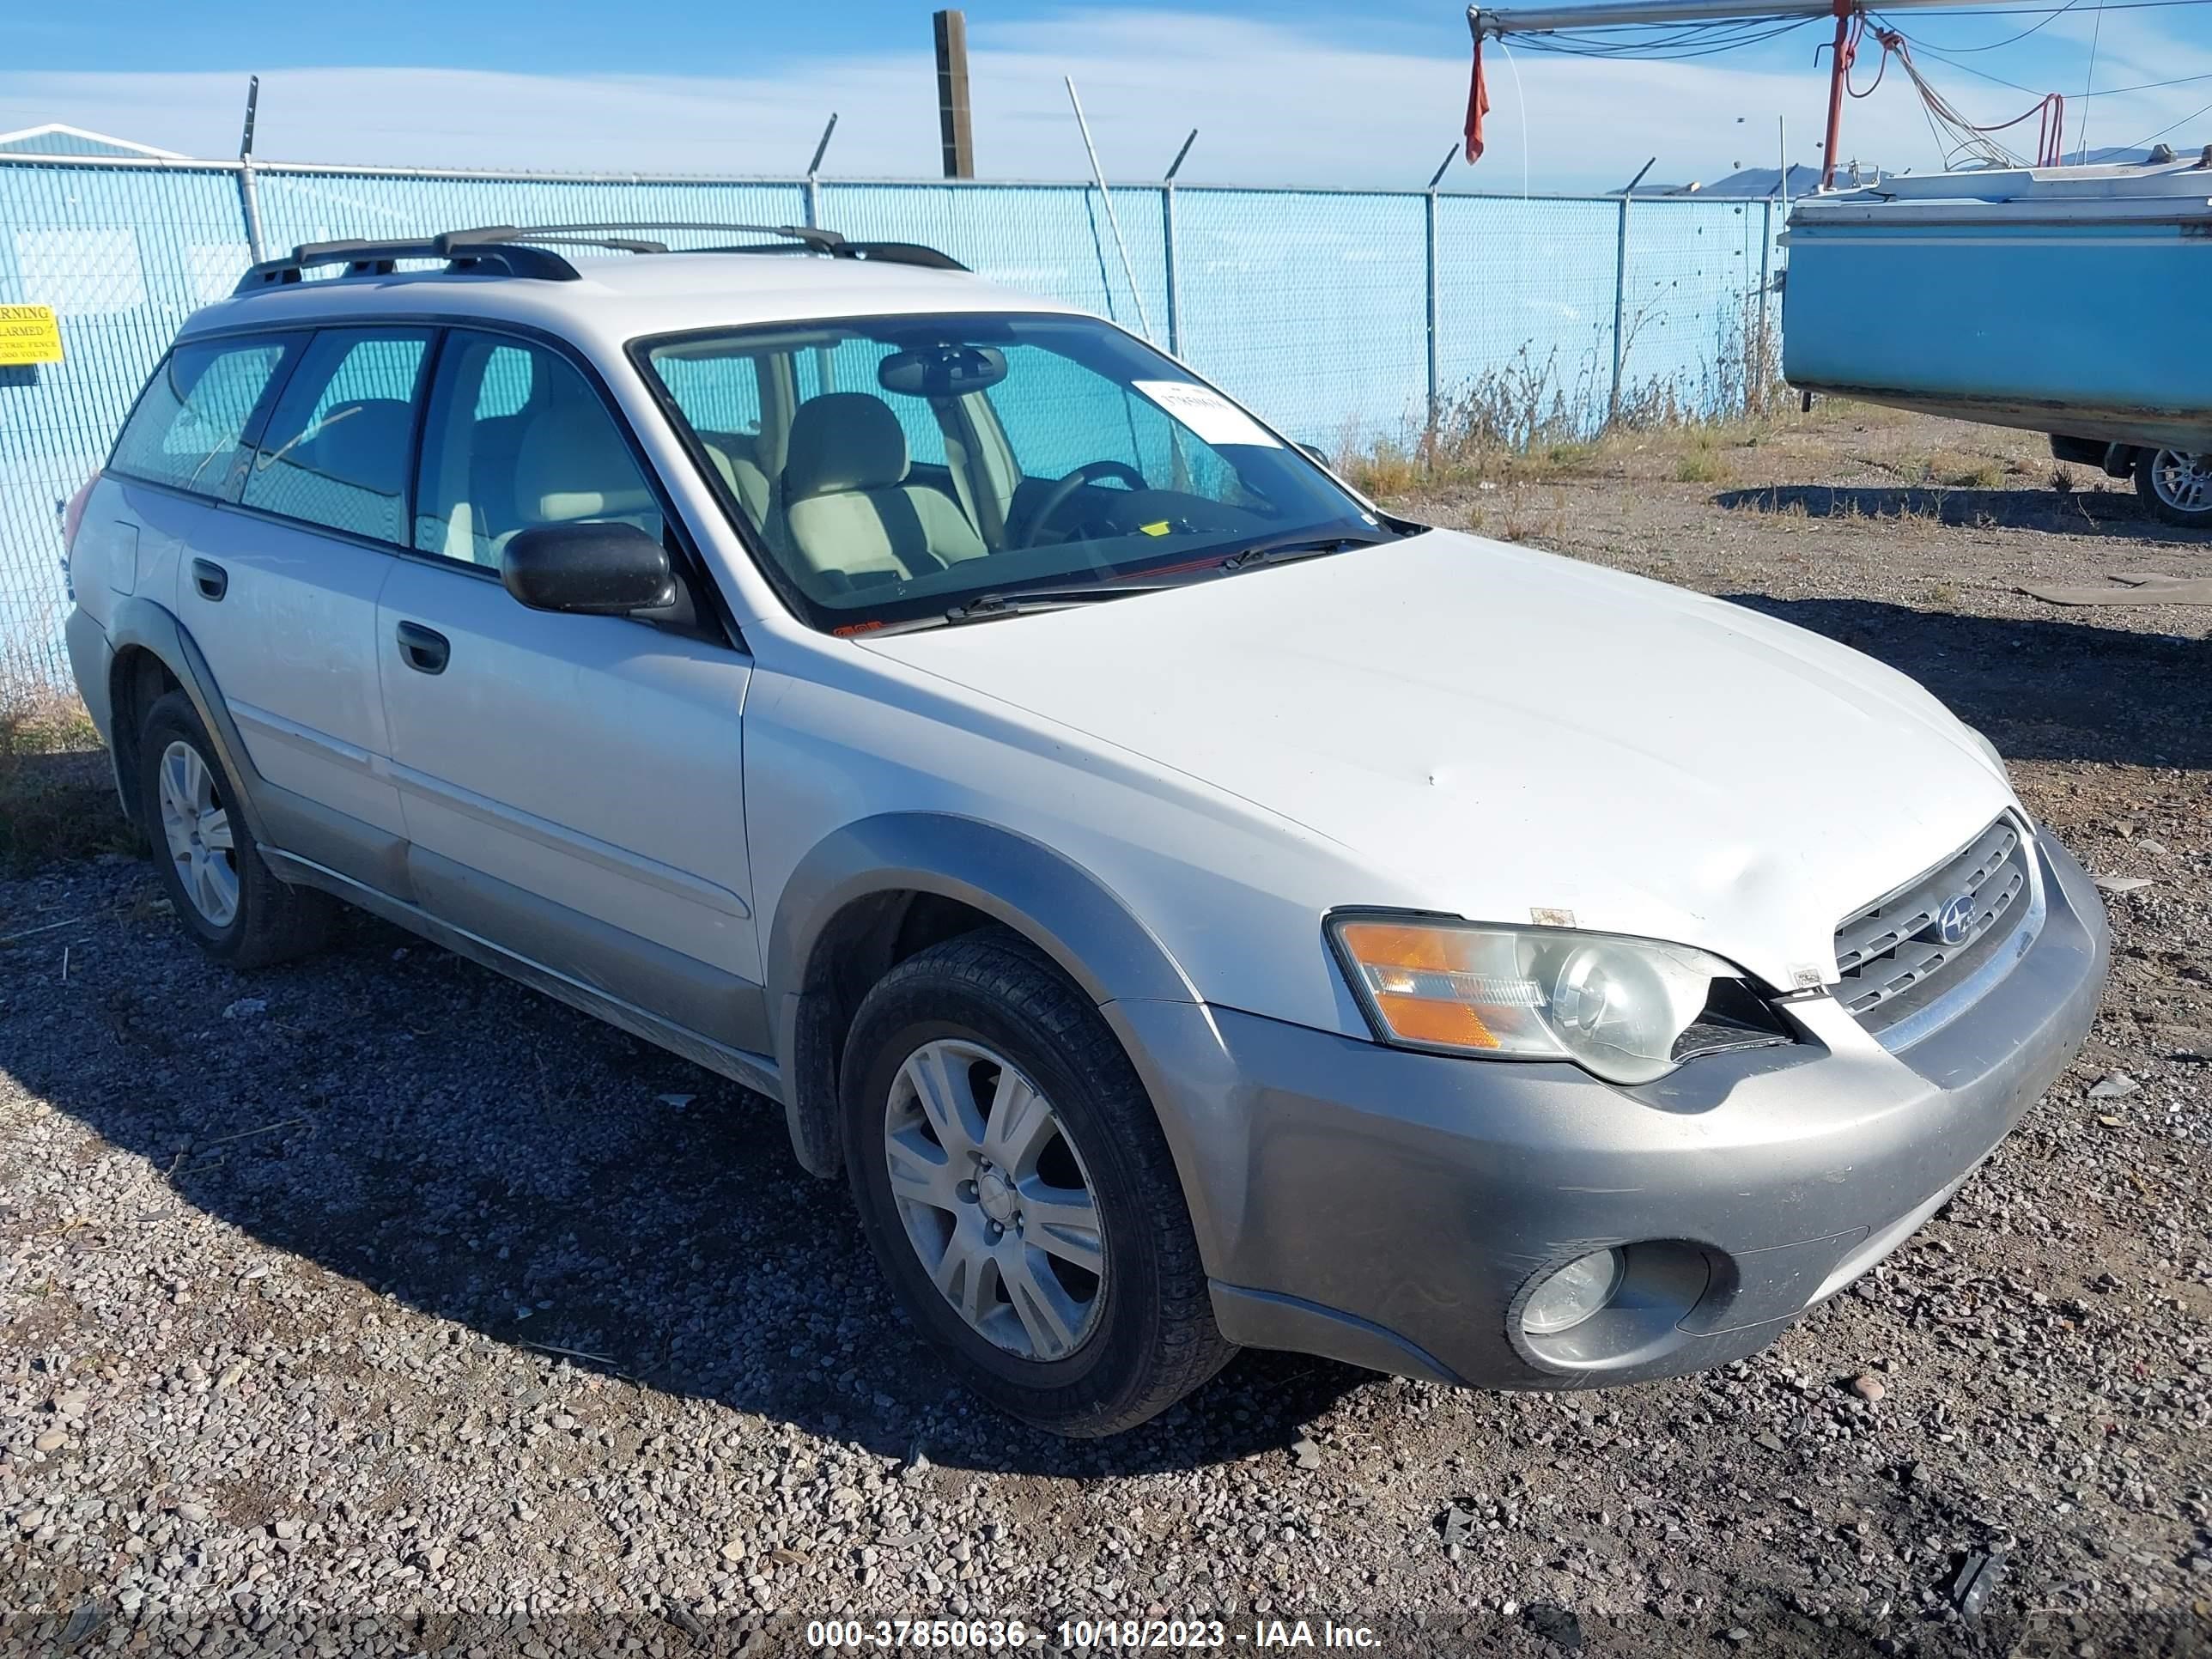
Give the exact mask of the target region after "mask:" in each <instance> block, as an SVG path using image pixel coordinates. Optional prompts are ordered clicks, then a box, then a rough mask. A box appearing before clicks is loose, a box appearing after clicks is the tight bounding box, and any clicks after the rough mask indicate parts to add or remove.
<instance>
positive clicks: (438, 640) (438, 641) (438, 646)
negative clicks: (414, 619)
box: [398, 622, 453, 674]
mask: <svg viewBox="0 0 2212 1659" xmlns="http://www.w3.org/2000/svg"><path fill="white" fill-rule="evenodd" d="M398 636H399V655H400V657H401V659H403V660H404V662H405V663H406V665H408V666H409V667H410V668H411V669H413V670H414V671H416V673H418V674H442V673H444V672H445V671H446V664H447V660H448V659H450V658H451V657H452V656H453V643H452V641H449V640H447V638H446V636H445V635H443V634H441V633H440V632H438V630H437V629H435V628H425V627H423V626H422V623H411V622H404V623H400V624H399V629H398Z"/></svg>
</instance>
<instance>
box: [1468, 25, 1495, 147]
mask: <svg viewBox="0 0 2212 1659" xmlns="http://www.w3.org/2000/svg"><path fill="white" fill-rule="evenodd" d="M1489 113H1490V87H1489V85H1488V83H1487V82H1485V81H1484V80H1483V78H1482V36H1481V35H1480V34H1477V35H1476V36H1475V37H1474V80H1473V81H1472V82H1469V83H1468V88H1467V159H1468V161H1480V160H1481V159H1482V118H1483V117H1484V116H1486V115H1487V114H1489Z"/></svg>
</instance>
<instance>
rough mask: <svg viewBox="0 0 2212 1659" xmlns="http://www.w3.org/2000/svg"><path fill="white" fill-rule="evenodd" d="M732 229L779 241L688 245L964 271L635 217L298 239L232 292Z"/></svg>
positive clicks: (776, 228)
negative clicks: (333, 269) (318, 274)
mask: <svg viewBox="0 0 2212 1659" xmlns="http://www.w3.org/2000/svg"><path fill="white" fill-rule="evenodd" d="M630 230H647V231H693V232H696V231H731V232H735V233H736V234H739V235H745V236H770V237H776V238H780V239H781V240H776V241H771V242H757V243H745V244H742V245H731V246H722V247H710V248H699V249H689V250H685V251H686V252H701V253H806V254H819V255H824V256H827V257H828V258H834V259H865V260H870V261H873V262H876V263H879V264H902V265H920V266H922V267H924V268H925V269H927V270H967V269H968V267H967V266H965V265H963V264H961V263H960V262H959V261H958V260H957V259H955V258H952V257H951V255H950V254H947V253H940V252H938V250H937V249H935V248H933V247H924V246H921V244H920V243H917V242H856V241H853V240H848V238H846V237H843V236H841V235H839V234H837V233H836V231H834V230H821V229H817V228H814V227H812V226H809V225H743V224H716V223H712V222H690V221H676V220H671V221H666V222H646V223H638V224H600V225H533V226H528V227H521V226H515V225H484V226H481V227H479V228H477V229H474V230H448V231H444V232H441V233H440V234H437V235H435V236H425V237H401V238H398V239H396V240H380V241H332V242H304V243H302V244H301V246H298V247H295V248H294V249H293V250H292V252H290V254H289V255H288V256H286V257H285V258H281V259H264V260H263V261H262V262H261V263H260V264H257V265H255V266H253V267H252V269H251V270H248V271H247V272H246V275H245V276H242V277H240V279H239V283H238V286H237V288H235V289H233V290H232V292H233V293H234V294H258V293H259V292H261V291H262V290H263V289H270V288H283V287H287V286H289V285H291V284H293V283H299V282H302V281H304V280H305V279H306V276H307V272H308V271H310V270H316V269H318V268H319V267H321V266H324V265H343V266H344V267H345V270H343V272H341V273H340V275H342V276H391V275H392V273H393V272H394V271H396V270H398V268H399V261H400V260H402V259H443V260H445V261H446V262H447V264H446V270H447V275H449V276H450V275H463V274H468V273H472V272H482V273H484V274H487V275H498V276H527V277H534V278H537V279H538V280H539V281H543V282H550V283H573V282H575V281H577V280H579V278H580V276H582V273H581V272H580V271H579V270H577V269H576V267H575V266H574V265H573V264H570V263H569V262H568V260H567V259H565V258H562V257H561V255H560V254H558V253H556V252H552V251H551V250H552V249H553V248H556V247H597V248H609V249H612V250H615V251H617V252H623V253H666V252H669V251H670V250H669V246H668V245H667V244H666V243H665V242H662V241H658V240H647V239H646V238H642V237H635V236H623V235H616V234H611V233H614V232H617V231H630Z"/></svg>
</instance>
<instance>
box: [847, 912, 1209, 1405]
mask: <svg viewBox="0 0 2212 1659" xmlns="http://www.w3.org/2000/svg"><path fill="white" fill-rule="evenodd" d="M843 1097H844V1099H843V1104H844V1110H845V1128H846V1142H845V1144H846V1147H847V1163H848V1168H849V1171H850V1175H851V1179H852V1184H853V1195H854V1201H855V1203H856V1204H857V1205H858V1206H859V1208H860V1219H861V1225H862V1226H863V1228H864V1229H865V1230H866V1234H867V1237H868V1242H869V1243H870V1245H871V1246H872V1248H873V1249H874V1251H875V1254H876V1259H877V1261H878V1262H879V1263H880V1264H881V1266H882V1267H883V1271H884V1276H885V1277H886V1278H887V1279H889V1280H890V1285H891V1288H892V1290H893V1291H894V1293H895V1294H896V1296H897V1297H898V1300H899V1302H900V1304H902V1307H903V1308H904V1310H905V1311H906V1313H907V1316H908V1317H909V1318H910V1319H911V1320H912V1321H913V1322H914V1323H915V1325H916V1326H917V1327H918V1328H920V1330H921V1334H922V1335H923V1337H924V1338H925V1339H926V1340H928V1342H929V1343H930V1344H931V1346H933V1347H934V1348H935V1349H936V1350H937V1351H938V1352H939V1353H940V1354H942V1355H943V1356H944V1357H945V1359H946V1360H947V1361H948V1363H950V1364H951V1366H952V1367H953V1369H954V1370H957V1372H958V1373H959V1374H960V1376H961V1378H962V1380H963V1382H965V1383H967V1384H968V1386H969V1387H970V1388H971V1389H974V1390H975V1392H976V1393H978V1394H980V1395H982V1396H983V1397H984V1398H985V1399H987V1400H988V1401H991V1403H992V1404H994V1405H995V1406H997V1407H1000V1409H1001V1410H1003V1411H1005V1412H1006V1413H1009V1414H1010V1415H1012V1416H1014V1417H1017V1418H1019V1419H1022V1420H1023V1421H1024V1422H1026V1423H1030V1424H1034V1425H1036V1426H1037V1427H1039V1428H1042V1429H1048V1430H1050V1431H1053V1432H1054V1433H1056V1434H1064V1435H1070V1436H1079V1437H1095V1436H1100V1435H1108V1434H1115V1433H1118V1432H1120V1431H1121V1430H1123V1429H1127V1428H1133V1427H1134V1426H1135V1425H1138V1424H1139V1423H1142V1422H1144V1421H1145V1420H1146V1419H1147V1418H1150V1417H1153V1416H1156V1415H1158V1413H1161V1412H1163V1411H1165V1410H1166V1409H1167V1408H1168V1407H1170V1406H1171V1405H1173V1404H1174V1403H1175V1402H1176V1401H1178V1400H1181V1399H1182V1397H1183V1396H1184V1395H1187V1394H1188V1393H1189V1392H1190V1391H1191V1390H1192V1389H1195V1388H1197V1387H1198V1386H1199V1385H1200V1383H1204V1382H1205V1381H1206V1379H1207V1378H1209V1377H1211V1376H1212V1375H1213V1374H1214V1373H1215V1372H1216V1371H1218V1370H1220V1369H1221V1367H1222V1365H1223V1364H1225V1363H1226V1362H1227V1360H1228V1358H1229V1357H1230V1355H1231V1353H1232V1352H1235V1351H1234V1349H1232V1348H1231V1346H1230V1345H1229V1344H1228V1343H1227V1342H1226V1341H1225V1340H1223V1338H1222V1335H1221V1334H1220V1332H1219V1330H1218V1328H1216V1327H1215V1325H1214V1322H1213V1312H1212V1303H1211V1301H1210V1299H1209V1297H1208V1295H1207V1291H1206V1272H1205V1269H1204V1268H1203V1267H1201V1266H1200V1263H1199V1259H1198V1244H1197V1240H1196V1238H1195V1237H1194V1235H1193V1233H1192V1231H1191V1225H1190V1216H1189V1214H1188V1211H1187V1210H1186V1209H1185V1208H1184V1206H1183V1200H1182V1188H1181V1185H1180V1183H1179V1182H1177V1180H1176V1170H1175V1164H1174V1161H1173V1159H1172V1158H1171V1157H1170V1154H1169V1152H1168V1147H1167V1141H1166V1139H1165V1138H1164V1136H1163V1135H1162V1134H1161V1133H1160V1126H1159V1123H1158V1120H1157V1119H1156V1118H1155V1117H1154V1116H1153V1114H1152V1103H1151V1101H1150V1099H1149V1098H1148V1097H1146V1093H1145V1090H1144V1085H1142V1084H1141V1083H1140V1082H1139V1079H1138V1078H1137V1074H1136V1072H1135V1069H1134V1068H1133V1066H1131V1065H1130V1064H1129V1060H1128V1056H1127V1055H1126V1054H1123V1053H1122V1051H1121V1045H1120V1044H1119V1043H1118V1042H1116V1041H1115V1037H1114V1034H1113V1032H1112V1031H1111V1030H1109V1028H1108V1027H1107V1025H1106V1023H1105V1022H1104V1021H1103V1019H1101V1018H1099V1015H1098V1011H1097V1008H1095V1007H1094V1006H1091V1002H1090V1000H1088V999H1087V998H1085V996H1084V995H1083V994H1082V993H1081V992H1080V991H1079V990H1078V989H1077V988H1076V987H1074V986H1073V985H1072V984H1070V983H1069V982H1068V981H1067V979H1066V976H1065V975H1062V974H1061V973H1060V970H1059V969H1058V968H1057V967H1056V966H1054V963H1052V962H1051V961H1050V960H1049V959H1048V957H1044V956H1043V955H1042V953H1041V952H1040V951H1037V950H1036V949H1035V947H1033V946H1032V945H1030V944H1029V942H1028V941H1027V940H1025V939H1022V938H1020V937H1019V936H1018V934H1015V933H1010V932H1008V931H1006V930H1005V929H1002V928H990V929H987V930H984V931H982V932H980V933H969V934H965V935H963V936H962V937H960V938H958V939H949V940H947V941H945V943H944V944H941V945H933V946H932V947H931V948H930V949H928V950H927V951H921V953H920V954H918V955H916V956H914V957H909V958H908V960H906V961H905V962H902V963H900V964H899V965H898V966H897V967H896V968H894V969H891V971H890V973H888V974H886V975H884V977H883V979H882V980H880V981H878V983H877V984H876V986H875V987H874V988H873V989H872V990H871V991H870V992H869V993H868V995H867V997H866V1000H865V1001H863V1002H862V1004H861V1005H860V1013H859V1015H858V1017H857V1018H855V1019H854V1024H853V1030H852V1035H851V1036H850V1037H849V1038H848V1041H847V1043H846V1048H845V1063H844V1070H843Z"/></svg>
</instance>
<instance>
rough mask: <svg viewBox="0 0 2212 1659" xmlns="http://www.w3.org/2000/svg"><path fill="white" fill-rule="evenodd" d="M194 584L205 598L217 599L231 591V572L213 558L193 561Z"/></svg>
mask: <svg viewBox="0 0 2212 1659" xmlns="http://www.w3.org/2000/svg"><path fill="white" fill-rule="evenodd" d="M192 586H195V587H197V588H198V589H199V591H200V597H201V598H202V599H209V600H216V599H221V598H222V596H223V595H224V594H226V593H228V592H230V572H228V570H225V569H224V568H222V566H221V565H219V564H217V563H216V562H215V561H214V560H212V559H194V560H193V561H192Z"/></svg>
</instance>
